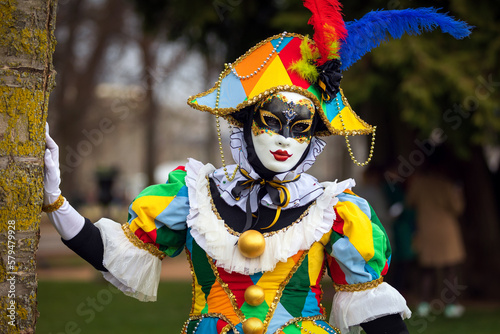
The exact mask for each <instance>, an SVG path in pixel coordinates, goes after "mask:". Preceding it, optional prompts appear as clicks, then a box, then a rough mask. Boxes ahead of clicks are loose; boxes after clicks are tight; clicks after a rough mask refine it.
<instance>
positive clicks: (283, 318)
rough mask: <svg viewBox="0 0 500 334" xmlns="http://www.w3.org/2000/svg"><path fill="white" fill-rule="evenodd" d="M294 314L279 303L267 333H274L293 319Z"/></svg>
mask: <svg viewBox="0 0 500 334" xmlns="http://www.w3.org/2000/svg"><path fill="white" fill-rule="evenodd" d="M292 318H293V317H292V315H291V314H290V313H288V311H287V310H286V309H285V308H284V307H283V305H281V303H278V305H277V306H276V311H275V312H274V316H273V317H272V318H271V322H270V323H269V327H268V328H267V332H266V333H274V332H276V331H277V330H278V328H280V327H281V326H283V324H284V323H286V322H287V321H288V320H290V319H292Z"/></svg>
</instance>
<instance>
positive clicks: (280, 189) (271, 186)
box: [231, 169, 300, 233]
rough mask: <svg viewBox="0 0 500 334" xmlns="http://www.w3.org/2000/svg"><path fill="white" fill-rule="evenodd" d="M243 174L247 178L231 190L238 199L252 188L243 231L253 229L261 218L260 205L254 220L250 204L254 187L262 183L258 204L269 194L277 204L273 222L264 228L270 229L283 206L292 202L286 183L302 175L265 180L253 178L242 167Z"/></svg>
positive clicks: (258, 194)
mask: <svg viewBox="0 0 500 334" xmlns="http://www.w3.org/2000/svg"><path fill="white" fill-rule="evenodd" d="M240 172H241V174H242V175H243V176H244V177H245V179H246V180H241V181H238V182H236V186H235V187H234V188H233V189H232V190H231V194H232V195H233V196H234V198H235V199H236V200H237V201H238V200H239V199H240V197H241V193H242V192H243V190H245V189H250V191H249V194H248V199H247V204H246V221H245V226H244V227H243V231H242V232H241V233H243V232H245V231H247V230H249V229H251V228H252V227H254V226H255V225H257V222H258V219H259V209H258V208H259V206H257V220H256V221H255V222H253V219H252V209H251V206H250V193H251V192H252V190H253V187H254V186H256V185H260V189H259V192H258V193H257V204H259V203H260V201H261V200H262V198H263V197H264V196H265V195H266V193H267V194H269V197H270V198H271V201H272V203H273V204H274V205H276V207H277V209H276V215H275V217H274V220H273V222H272V223H271V224H270V225H269V226H267V227H264V228H262V229H268V228H270V227H272V226H273V225H274V224H275V223H276V222H277V221H278V218H279V216H280V213H281V208H282V207H285V206H287V205H288V203H289V202H290V193H289V191H288V189H287V188H286V187H285V186H284V183H288V182H293V181H296V180H298V179H299V178H300V175H297V176H296V177H295V178H294V179H293V180H288V181H277V180H272V181H269V180H265V179H262V178H260V179H253V178H252V177H251V176H250V174H249V173H248V172H247V171H245V170H244V169H240Z"/></svg>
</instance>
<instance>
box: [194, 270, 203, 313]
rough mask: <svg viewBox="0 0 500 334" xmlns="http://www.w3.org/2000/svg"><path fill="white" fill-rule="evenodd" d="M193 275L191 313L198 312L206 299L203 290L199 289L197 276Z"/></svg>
mask: <svg viewBox="0 0 500 334" xmlns="http://www.w3.org/2000/svg"><path fill="white" fill-rule="evenodd" d="M193 277H194V283H193V284H194V291H193V293H194V298H193V303H194V304H193V306H192V313H193V314H200V313H201V311H202V310H203V309H204V308H205V305H206V300H205V293H204V292H203V290H201V285H200V284H199V283H198V278H197V277H196V275H193Z"/></svg>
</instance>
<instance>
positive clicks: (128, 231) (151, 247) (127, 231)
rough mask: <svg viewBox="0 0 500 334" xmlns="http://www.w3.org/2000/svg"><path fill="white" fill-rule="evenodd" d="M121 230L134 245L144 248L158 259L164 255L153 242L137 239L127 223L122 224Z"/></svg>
mask: <svg viewBox="0 0 500 334" xmlns="http://www.w3.org/2000/svg"><path fill="white" fill-rule="evenodd" d="M122 230H123V232H124V233H125V236H126V237H127V238H128V240H129V241H130V242H131V243H133V244H134V246H136V247H138V248H140V249H144V250H145V251H148V252H149V253H150V254H152V255H154V256H156V257H157V258H159V259H160V260H163V258H164V257H165V253H163V252H162V251H160V250H159V249H158V248H156V246H155V245H153V244H147V243H145V242H144V241H142V240H141V239H139V238H138V237H137V236H136V235H135V234H134V232H132V230H131V229H130V226H129V224H122Z"/></svg>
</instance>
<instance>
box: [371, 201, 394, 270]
mask: <svg viewBox="0 0 500 334" xmlns="http://www.w3.org/2000/svg"><path fill="white" fill-rule="evenodd" d="M370 211H371V215H372V217H371V220H372V224H373V228H372V234H373V249H374V251H375V254H373V257H372V258H371V259H370V260H369V261H368V262H367V264H368V265H369V266H370V267H372V268H373V270H375V272H376V273H377V274H379V275H380V273H381V272H382V270H384V267H385V263H386V260H387V259H388V258H389V256H390V255H391V245H390V243H389V238H388V237H387V233H386V232H385V229H384V227H383V226H382V224H381V223H380V220H379V219H378V217H377V215H376V214H375V211H374V210H373V208H372V207H371V206H370Z"/></svg>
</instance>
